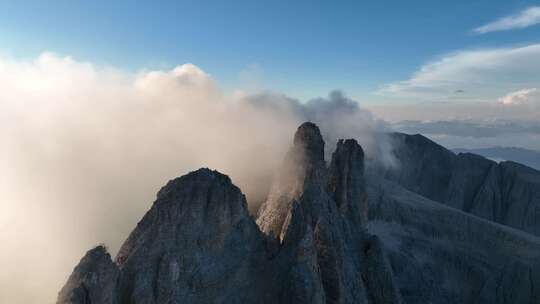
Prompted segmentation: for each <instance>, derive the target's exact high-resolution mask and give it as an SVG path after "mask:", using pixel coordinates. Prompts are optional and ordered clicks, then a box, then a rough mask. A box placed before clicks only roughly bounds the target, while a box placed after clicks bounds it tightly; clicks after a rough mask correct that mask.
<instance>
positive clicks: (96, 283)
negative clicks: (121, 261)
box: [58, 246, 119, 303]
mask: <svg viewBox="0 0 540 304" xmlns="http://www.w3.org/2000/svg"><path fill="white" fill-rule="evenodd" d="M118 273H119V271H118V266H117V265H116V264H115V263H113V261H112V260H111V256H110V255H109V253H108V252H107V249H106V248H105V247H103V246H98V247H96V248H94V249H92V250H90V251H88V252H87V253H86V255H85V256H84V257H83V258H82V259H81V261H80V262H79V265H77V267H75V269H74V270H73V273H72V274H71V276H70V277H69V279H68V282H67V283H66V285H65V286H64V287H63V288H62V290H61V291H60V293H59V294H58V303H116V302H115V298H116V291H115V289H116V280H117V278H118Z"/></svg>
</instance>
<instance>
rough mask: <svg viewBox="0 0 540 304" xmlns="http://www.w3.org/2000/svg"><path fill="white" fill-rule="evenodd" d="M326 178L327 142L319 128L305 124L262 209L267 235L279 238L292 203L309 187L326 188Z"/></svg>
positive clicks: (259, 220) (260, 210)
mask: <svg viewBox="0 0 540 304" xmlns="http://www.w3.org/2000/svg"><path fill="white" fill-rule="evenodd" d="M325 179H326V164H325V161H324V140H323V138H322V135H321V131H320V130H319V127H317V125H315V124H314V123H312V122H305V123H303V124H302V125H300V127H298V129H297V131H296V133H295V135H294V141H293V146H292V147H291V149H290V150H289V152H288V153H287V155H286V156H285V160H284V161H283V165H282V166H281V168H280V169H279V171H278V173H277V175H276V177H275V179H274V181H273V184H272V187H271V189H270V193H269V195H268V199H267V200H266V202H264V203H263V204H262V206H261V208H260V209H259V217H258V219H257V224H258V225H259V227H260V228H261V230H262V231H263V232H264V233H266V234H272V235H274V236H275V237H279V236H280V234H281V231H282V230H283V223H284V221H285V218H286V217H287V213H288V212H289V210H290V208H291V205H292V202H293V201H295V200H297V199H298V198H299V197H300V195H301V194H302V193H303V192H304V188H305V186H306V185H309V184H317V185H323V184H324V183H325Z"/></svg>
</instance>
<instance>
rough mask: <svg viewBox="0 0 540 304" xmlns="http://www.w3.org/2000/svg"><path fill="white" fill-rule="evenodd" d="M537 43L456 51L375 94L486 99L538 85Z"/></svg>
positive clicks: (539, 56) (539, 58) (539, 57)
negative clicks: (457, 95)
mask: <svg viewBox="0 0 540 304" xmlns="http://www.w3.org/2000/svg"><path fill="white" fill-rule="evenodd" d="M538 70H540V44H531V45H527V46H521V47H513V48H497V49H484V50H468V51H459V52H456V53H453V54H450V55H447V56H445V57H443V58H441V59H439V60H436V61H433V62H430V63H427V64H425V65H423V66H422V67H421V68H420V69H419V70H418V71H417V72H415V73H414V74H413V75H412V76H411V78H409V79H407V80H403V81H398V82H394V83H390V84H387V85H385V86H383V87H382V88H381V89H379V90H378V91H377V92H376V94H379V95H382V96H387V97H395V98H415V99H418V100H433V99H441V98H448V97H453V98H458V97H456V91H459V92H462V93H461V94H459V99H461V100H467V99H468V100H478V99H483V100H489V97H490V96H491V97H496V96H498V95H499V96H500V94H501V93H505V92H508V91H511V90H513V89H515V86H517V85H520V86H523V85H527V84H531V86H535V85H537V84H538V83H540V74H539V73H538Z"/></svg>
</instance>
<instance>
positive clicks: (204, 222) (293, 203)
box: [58, 122, 400, 304]
mask: <svg viewBox="0 0 540 304" xmlns="http://www.w3.org/2000/svg"><path fill="white" fill-rule="evenodd" d="M324 144H325V143H324V141H323V139H322V136H321V133H320V131H319V128H318V127H317V126H316V125H315V124H313V123H309V122H307V123H304V124H302V125H301V126H300V127H299V128H298V130H297V132H296V134H295V136H294V140H293V146H292V147H291V149H290V151H289V152H288V153H287V155H286V157H285V159H284V162H283V165H282V166H281V168H280V170H279V173H278V174H277V176H276V178H275V180H274V182H273V185H272V190H271V192H270V194H269V196H268V199H267V200H266V202H265V203H264V204H263V205H262V206H261V211H260V215H259V217H258V219H257V223H256V222H255V220H254V219H253V218H252V217H251V216H250V215H249V214H248V211H247V206H246V201H245V198H244V195H243V194H242V192H241V191H240V189H238V188H237V187H236V186H234V185H233V184H232V183H231V180H230V179H229V178H228V177H227V176H225V175H223V174H221V173H219V172H217V171H212V170H209V169H199V170H197V171H194V172H191V173H189V174H187V175H185V176H182V177H180V178H177V179H174V180H172V181H170V182H169V183H168V184H167V185H166V186H165V187H163V188H162V189H161V190H160V191H159V192H158V195H157V199H156V201H155V202H154V204H153V206H152V208H151V209H150V210H149V211H148V212H147V213H146V215H145V216H144V217H143V218H142V220H141V221H140V222H139V223H138V225H137V227H136V228H135V230H134V231H133V232H132V233H131V234H130V236H129V237H128V239H127V240H126V242H125V243H124V245H123V246H122V247H121V249H120V251H119V253H118V255H117V257H116V259H115V262H113V261H112V260H111V258H110V256H109V255H108V253H106V251H104V248H97V249H93V250H91V251H90V252H89V253H88V254H87V255H86V256H85V257H84V258H83V259H82V260H81V263H80V264H79V266H77V267H76V268H75V271H74V274H73V275H72V276H71V277H70V278H69V280H68V282H67V283H66V286H65V287H64V288H63V289H62V291H61V292H60V295H59V298H58V303H115V304H116V303H399V302H400V295H399V293H398V291H397V288H396V287H395V284H394V282H393V279H392V278H393V276H392V273H391V270H390V267H389V265H388V263H387V262H386V258H385V256H384V250H383V248H382V246H380V242H379V241H378V240H377V237H375V236H370V235H368V234H367V232H366V229H365V214H366V206H367V205H366V204H367V203H366V190H365V185H364V181H363V178H364V177H363V174H364V173H363V168H364V164H363V161H364V159H363V151H362V148H361V147H360V146H359V145H358V143H357V142H356V141H354V140H346V141H340V142H338V145H337V149H336V152H335V153H334V155H333V157H332V161H331V162H330V164H331V165H330V167H327V166H326V162H325V159H324ZM257 224H258V225H257Z"/></svg>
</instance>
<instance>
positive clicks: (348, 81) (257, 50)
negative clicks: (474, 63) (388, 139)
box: [0, 1, 540, 102]
mask: <svg viewBox="0 0 540 304" xmlns="http://www.w3.org/2000/svg"><path fill="white" fill-rule="evenodd" d="M0 3H1V4H0V50H1V51H2V53H4V54H8V55H9V56H15V57H33V56H36V55H38V54H39V53H41V52H43V51H51V52H55V53H58V54H61V55H70V56H73V57H74V58H76V59H77V60H83V61H90V62H93V63H98V64H106V65H113V66H117V67H122V68H126V69H132V70H137V69H141V68H170V67H173V66H175V65H178V64H182V63H186V62H191V63H194V64H196V65H197V66H199V67H200V68H202V69H203V70H205V71H207V72H208V73H210V74H211V75H212V76H213V77H214V78H215V79H217V80H218V81H219V83H220V84H221V85H222V86H223V87H224V88H225V89H228V88H234V87H238V86H241V85H243V83H242V82H243V79H244V78H245V77H243V76H242V75H244V76H245V75H246V74H247V75H248V76H249V77H255V78H258V81H260V82H262V83H264V85H263V86H264V88H265V89H270V90H275V91H280V92H285V93H287V94H289V95H291V96H294V97H297V98H300V99H308V98H311V97H315V96H322V95H326V94H327V92H328V91H330V90H332V89H336V88H339V89H343V90H344V91H346V92H347V93H348V94H349V95H351V96H353V97H354V98H356V99H358V100H364V101H366V102H384V101H385V100H388V99H390V100H391V98H388V97H386V98H381V97H380V96H377V94H373V92H374V91H377V90H378V88H380V87H382V86H384V85H385V84H388V83H392V82H396V81H400V80H404V79H407V78H408V77H410V76H411V75H412V74H413V73H414V72H415V71H416V70H417V69H419V68H421V66H422V65H423V64H426V63H427V62H429V61H431V60H436V59H437V58H440V57H441V56H444V55H445V54H448V53H452V52H456V51H460V50H467V49H478V48H496V47H505V46H514V45H526V44H532V43H537V42H540V41H539V40H540V26H530V27H527V28H524V29H519V30H507V31H498V32H493V33H485V34H477V33H473V32H472V30H473V29H474V28H477V27H479V26H482V25H484V24H487V23H489V22H492V21H495V20H497V19H499V18H502V17H504V16H507V15H512V14H516V13H518V12H520V11H521V10H524V9H526V8H528V7H531V6H534V5H538V4H539V3H538V2H534V1H407V2H405V1H371V2H366V1H342V2H340V3H336V2H334V1H296V2H294V3H293V2H292V1H145V2H143V1H114V3H110V2H109V1H2V2H0Z"/></svg>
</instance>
